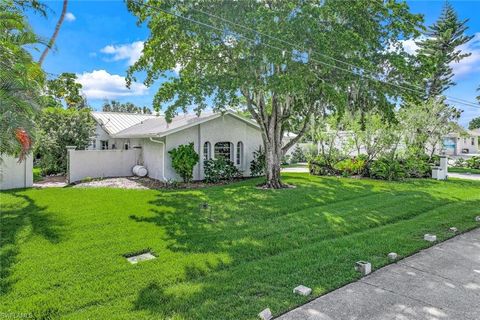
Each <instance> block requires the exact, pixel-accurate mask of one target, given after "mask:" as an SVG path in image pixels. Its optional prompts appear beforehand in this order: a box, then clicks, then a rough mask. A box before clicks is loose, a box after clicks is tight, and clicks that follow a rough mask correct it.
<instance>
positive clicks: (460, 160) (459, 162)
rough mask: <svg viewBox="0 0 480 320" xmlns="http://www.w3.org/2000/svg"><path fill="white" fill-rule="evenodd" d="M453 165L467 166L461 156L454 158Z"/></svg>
mask: <svg viewBox="0 0 480 320" xmlns="http://www.w3.org/2000/svg"><path fill="white" fill-rule="evenodd" d="M453 166H454V167H458V168H464V167H466V166H467V161H465V159H463V158H458V159H456V160H455V164H454V165H453Z"/></svg>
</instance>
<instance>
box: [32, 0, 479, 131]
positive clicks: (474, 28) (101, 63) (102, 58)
mask: <svg viewBox="0 0 480 320" xmlns="http://www.w3.org/2000/svg"><path fill="white" fill-rule="evenodd" d="M45 3H46V4H47V5H48V6H49V7H50V9H51V11H50V12H49V14H48V19H45V18H43V17H41V16H39V15H35V14H33V13H30V14H29V15H28V18H29V21H30V23H31V25H32V27H33V28H34V30H35V32H36V33H38V34H39V35H41V36H43V37H45V38H48V37H49V36H50V35H51V33H52V32H53V29H54V27H55V24H56V22H57V18H58V15H59V14H60V12H61V8H62V1H46V2H45ZM408 4H409V5H410V7H411V10H412V12H414V13H421V14H423V15H424V16H425V21H426V23H427V24H428V25H430V24H431V23H433V22H434V21H435V20H436V19H437V18H438V16H439V14H440V11H441V8H442V6H443V4H444V1H408ZM451 4H452V5H453V6H454V8H455V9H456V11H457V12H458V14H459V15H460V17H461V18H469V19H470V21H469V23H468V25H469V27H470V28H469V30H468V34H471V35H475V38H474V39H473V40H472V41H471V42H470V43H469V44H467V45H466V46H465V48H464V49H465V50H466V51H469V52H472V56H471V57H469V58H467V59H465V60H463V61H462V62H461V63H460V64H457V65H455V66H454V70H455V71H456V72H457V75H456V76H455V78H454V80H455V81H456V82H457V85H456V86H455V87H453V88H451V89H449V90H448V92H447V94H448V95H450V96H454V97H456V98H461V99H464V100H469V101H476V100H475V97H476V95H477V93H476V92H475V90H476V88H477V87H478V86H479V85H480V14H479V12H480V1H452V2H451ZM147 36H148V29H147V28H146V27H145V26H141V27H139V26H137V25H136V18H135V17H134V16H133V15H132V14H130V13H129V12H128V11H127V9H126V6H125V4H124V2H123V1H70V2H69V7H68V16H67V19H66V21H65V22H64V25H63V26H62V29H61V30H60V33H59V36H58V39H57V42H56V49H55V50H54V51H53V52H51V53H50V54H49V55H48V56H47V58H46V60H45V63H44V68H45V70H46V71H47V72H49V73H52V74H57V73H61V72H74V73H76V74H77V75H78V77H79V80H80V82H81V83H82V84H83V86H84V90H85V94H86V95H87V98H88V101H89V103H90V105H92V106H93V107H94V108H99V107H100V106H101V104H102V102H103V100H104V99H105V98H109V99H117V100H120V101H131V102H133V103H135V104H137V105H140V106H143V105H146V106H150V105H151V102H152V98H153V95H154V94H155V92H156V90H157V88H158V86H159V83H157V84H155V85H154V86H152V87H150V88H146V87H144V86H143V85H142V84H141V83H135V84H133V86H132V90H127V89H126V88H125V87H124V76H125V73H126V70H127V68H128V66H129V64H131V63H132V62H133V61H135V59H136V58H138V55H139V54H140V52H141V46H142V44H141V41H142V40H145V39H146V38H147ZM405 46H406V49H407V50H414V49H415V48H414V45H413V41H410V42H408V41H406V42H405ZM34 55H36V56H38V55H39V54H38V53H35V54H34ZM459 107H460V108H461V109H463V110H465V111H464V113H463V115H462V119H461V124H462V125H466V124H467V123H468V121H469V120H470V119H471V118H473V117H476V116H480V109H475V108H471V107H467V106H459Z"/></svg>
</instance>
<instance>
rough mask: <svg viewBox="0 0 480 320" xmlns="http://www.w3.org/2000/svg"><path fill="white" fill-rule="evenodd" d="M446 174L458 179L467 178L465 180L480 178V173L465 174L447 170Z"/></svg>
mask: <svg viewBox="0 0 480 320" xmlns="http://www.w3.org/2000/svg"><path fill="white" fill-rule="evenodd" d="M448 176H449V177H450V178H459V179H467V180H480V174H465V173H455V172H449V173H448Z"/></svg>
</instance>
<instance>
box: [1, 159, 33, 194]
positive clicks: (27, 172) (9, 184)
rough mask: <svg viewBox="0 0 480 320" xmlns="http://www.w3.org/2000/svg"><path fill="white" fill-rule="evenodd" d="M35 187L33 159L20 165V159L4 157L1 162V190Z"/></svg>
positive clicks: (26, 160)
mask: <svg viewBox="0 0 480 320" xmlns="http://www.w3.org/2000/svg"><path fill="white" fill-rule="evenodd" d="M32 185H33V158H32V156H31V155H30V156H28V157H27V159H25V160H24V161H22V162H21V163H18V158H15V157H11V156H7V155H4V154H3V155H2V160H1V161H0V190H6V189H16V188H29V187H31V186H32Z"/></svg>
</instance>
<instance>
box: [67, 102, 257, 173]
mask: <svg viewBox="0 0 480 320" xmlns="http://www.w3.org/2000/svg"><path fill="white" fill-rule="evenodd" d="M92 116H93V118H94V119H95V121H96V122H97V127H96V134H95V137H94V139H92V142H91V145H90V147H89V150H87V151H74V152H72V153H71V154H70V157H72V156H73V157H75V156H79V157H80V156H81V157H82V163H83V167H82V168H81V169H82V170H84V171H85V172H82V174H79V175H78V174H77V175H74V176H75V179H82V178H81V177H87V176H89V177H95V176H99V175H102V174H101V173H98V172H99V171H98V170H97V171H92V172H93V173H92V174H89V173H88V167H89V166H95V163H92V164H87V163H85V161H88V159H92V160H91V161H92V162H95V161H96V162H97V163H98V162H99V161H104V160H98V159H100V158H99V156H100V157H102V158H101V159H104V155H105V157H108V158H110V159H112V162H111V163H112V166H123V167H128V168H130V169H128V168H127V169H128V170H131V167H133V166H134V165H136V164H141V165H143V166H145V167H146V168H147V170H148V176H149V177H151V178H154V179H158V180H163V181H167V180H180V177H179V176H178V175H177V173H176V172H175V170H174V169H173V167H172V163H171V158H170V155H169V154H168V151H170V150H172V149H173V148H176V147H178V146H179V145H182V144H188V143H191V142H193V144H194V148H195V151H196V152H197V153H198V155H199V156H200V161H199V163H198V164H197V165H196V166H195V168H194V171H193V177H194V180H202V179H203V178H204V170H203V162H204V160H208V159H216V158H219V157H224V158H226V159H229V160H231V161H232V162H233V163H234V164H235V166H236V167H237V168H238V169H239V170H240V171H241V172H242V173H243V175H244V176H249V175H250V162H251V161H252V160H253V152H254V151H255V150H258V148H259V147H260V146H261V145H262V137H261V132H260V128H259V126H258V125H257V124H256V123H255V122H254V121H251V120H249V119H246V118H244V117H242V116H240V115H238V114H236V113H233V112H230V111H228V112H225V113H212V112H203V113H202V114H200V115H199V116H197V115H195V114H183V115H179V116H176V117H175V118H173V119H172V121H171V122H170V123H167V121H166V120H165V118H164V117H163V116H155V115H141V114H126V113H114V112H92ZM93 150H96V151H93ZM113 151H116V152H113ZM121 151H124V152H123V155H122V152H121ZM89 152H90V153H89ZM130 152H137V154H138V156H135V161H134V162H135V163H130V161H132V160H125V159H127V158H128V159H131V157H125V155H126V154H130ZM114 157H123V158H122V159H121V160H115V161H114ZM78 159H80V158H78ZM93 159H96V160H93ZM106 161H109V160H106ZM78 162H79V160H78V161H77V163H78ZM99 165H100V164H99ZM76 167H78V165H77V166H76ZM128 170H127V171H128ZM103 171H104V172H107V171H108V173H104V174H103V176H114V175H115V173H112V171H111V169H110V168H108V169H107V168H105V169H103ZM127 171H126V169H125V168H123V171H122V173H123V174H118V176H121V175H126V172H127ZM119 172H120V171H119Z"/></svg>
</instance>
